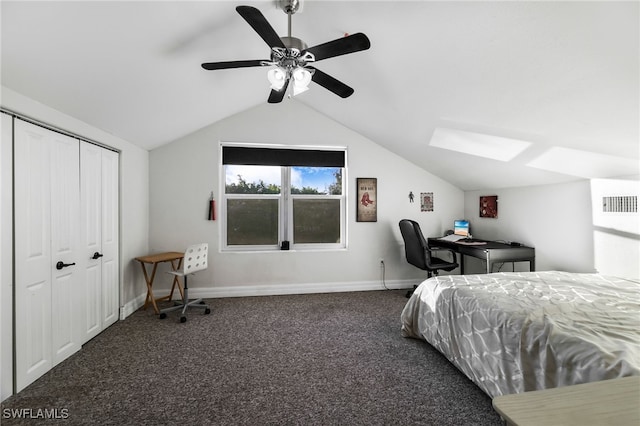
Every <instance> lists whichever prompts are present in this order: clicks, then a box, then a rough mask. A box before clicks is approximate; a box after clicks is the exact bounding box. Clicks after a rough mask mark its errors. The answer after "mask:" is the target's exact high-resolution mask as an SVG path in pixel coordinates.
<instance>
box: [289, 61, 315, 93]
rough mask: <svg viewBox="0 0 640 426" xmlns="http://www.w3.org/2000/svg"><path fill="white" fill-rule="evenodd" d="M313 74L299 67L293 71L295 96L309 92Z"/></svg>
mask: <svg viewBox="0 0 640 426" xmlns="http://www.w3.org/2000/svg"><path fill="white" fill-rule="evenodd" d="M309 83H311V73H310V72H309V70H307V69H306V68H302V67H298V68H296V69H295V70H293V96H296V95H298V94H300V93H303V92H306V91H307V90H309Z"/></svg>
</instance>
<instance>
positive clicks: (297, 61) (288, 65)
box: [202, 0, 371, 103]
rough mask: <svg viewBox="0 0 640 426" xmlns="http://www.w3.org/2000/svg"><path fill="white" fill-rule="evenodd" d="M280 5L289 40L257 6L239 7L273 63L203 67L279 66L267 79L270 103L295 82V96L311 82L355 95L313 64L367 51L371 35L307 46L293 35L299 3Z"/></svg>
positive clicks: (283, 0) (294, 0)
mask: <svg viewBox="0 0 640 426" xmlns="http://www.w3.org/2000/svg"><path fill="white" fill-rule="evenodd" d="M278 3H279V6H280V8H281V9H282V10H283V11H284V12H285V13H286V14H287V15H288V17H289V25H288V27H289V31H288V35H287V36H286V37H279V36H278V34H277V33H276V32H275V30H274V29H273V27H272V26H271V25H270V24H269V22H268V21H267V19H266V18H265V17H264V15H263V14H262V13H261V12H260V11H259V10H258V9H256V8H255V7H251V6H238V7H236V11H237V12H238V13H239V14H240V16H242V17H243V18H244V20H245V21H247V23H248V24H249V25H251V28H253V29H254V30H255V32H257V33H258V35H259V36H260V37H262V39H263V40H264V41H265V42H266V43H267V45H268V46H269V47H270V48H271V58H270V59H269V60H267V59H256V60H242V61H226V62H206V63H204V64H202V68H204V69H206V70H220V69H229V68H246V67H262V66H275V68H272V69H270V70H269V71H268V73H267V77H268V78H269V81H270V82H271V93H270V94H269V103H278V102H281V101H282V99H283V98H284V95H285V93H286V91H287V88H288V87H289V84H290V83H291V82H293V83H292V86H293V94H294V95H297V94H298V93H301V92H303V91H306V90H307V86H308V85H309V83H310V82H311V81H314V82H315V83H317V84H319V85H320V86H322V87H324V88H325V89H328V90H330V91H331V92H333V93H335V94H336V95H338V96H340V97H342V98H347V97H349V96H351V95H352V94H353V89H352V88H351V87H349V86H347V85H346V84H344V83H342V82H341V81H339V80H337V79H335V78H333V77H331V76H330V75H328V74H326V73H324V72H322V71H320V70H319V69H317V68H315V67H313V66H311V65H310V64H311V63H314V62H317V61H320V60H322V59H327V58H333V57H335V56H340V55H346V54H347V53H354V52H359V51H361V50H366V49H368V48H369V47H370V46H371V43H370V42H369V39H368V38H367V36H366V35H364V34H362V33H356V34H352V35H348V36H345V37H342V38H339V39H336V40H333V41H329V42H326V43H322V44H319V45H317V46H313V47H307V45H306V44H305V43H304V42H303V41H302V40H300V39H299V38H296V37H292V36H291V15H293V14H294V13H296V11H298V9H299V6H300V2H299V0H279V1H278Z"/></svg>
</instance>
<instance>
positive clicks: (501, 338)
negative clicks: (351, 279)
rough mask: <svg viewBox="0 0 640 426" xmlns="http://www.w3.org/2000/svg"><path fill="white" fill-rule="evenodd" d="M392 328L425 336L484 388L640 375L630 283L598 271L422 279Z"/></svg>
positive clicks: (635, 285) (638, 294) (493, 390)
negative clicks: (595, 272) (600, 273)
mask: <svg viewBox="0 0 640 426" xmlns="http://www.w3.org/2000/svg"><path fill="white" fill-rule="evenodd" d="M401 319H402V333H403V335H404V336H406V337H414V338H420V339H425V340H426V341H427V342H429V343H430V344H431V345H433V346H434V347H435V348H437V349H438V350H439V351H440V352H442V353H443V354H444V355H445V356H446V357H447V358H448V359H449V361H451V362H452V363H453V364H454V365H455V366H456V367H458V368H459V369H460V370H461V371H462V372H463V373H465V374H466V375H467V376H468V377H469V378H470V379H471V380H472V381H473V382H474V383H476V384H477V385H478V386H479V387H480V388H481V389H482V390H483V391H484V392H486V393H487V394H488V395H489V396H491V397H495V396H498V395H504V394H511V393H520V392H525V391H531V390H539V389H548V388H554V387H560V386H567V385H573V384H579V383H587V382H593V381H598V380H605V379H613V378H617V377H624V376H630V375H640V282H637V281H631V280H625V279H622V278H614V277H607V276H602V275H598V274H575V273H567V272H524V273H499V274H488V275H447V276H440V277H434V278H431V279H428V280H426V281H424V282H423V283H422V284H421V285H420V286H419V287H418V288H417V289H416V291H415V292H414V294H413V296H412V297H411V298H410V299H409V301H408V302H407V305H406V306H405V308H404V310H403V312H402V316H401Z"/></svg>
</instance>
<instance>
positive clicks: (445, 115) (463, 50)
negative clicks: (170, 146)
mask: <svg viewBox="0 0 640 426" xmlns="http://www.w3.org/2000/svg"><path fill="white" fill-rule="evenodd" d="M239 4H248V5H253V6H256V7H258V8H259V9H260V10H261V11H262V12H263V14H264V15H265V17H266V18H267V20H268V21H269V22H270V23H271V25H272V26H273V27H274V28H275V30H276V32H278V34H280V35H286V33H287V16H286V14H284V13H283V12H282V11H281V10H279V9H278V8H277V7H276V1H275V0H271V1H257V2H256V1H247V2H243V1H242V0H239V1H237V2H231V1H196V2H188V1H138V2H129V1H106V2H97V1H69V2H58V1H44V2H32V1H18V2H14V1H6V0H2V2H1V4H0V5H1V6H0V7H1V10H0V12H1V14H2V27H1V31H2V74H1V79H2V85H3V86H5V87H8V88H10V89H12V90H15V91H16V92H19V93H21V94H23V95H26V96H28V97H30V98H32V99H34V100H37V101H39V102H42V103H44V104H46V105H49V106H51V107H53V108H56V109H57V110H59V111H62V112H64V113H66V114H68V115H70V116H73V117H75V118H78V119H80V120H82V121H84V122H86V123H88V124H91V125H93V126H95V127H97V128H100V129H102V130H105V131H107V132H110V133H112V134H115V135H117V136H119V137H121V138H123V139H126V140H128V141H130V142H132V143H134V144H137V145H139V146H141V147H143V148H145V149H153V148H154V147H158V146H161V145H163V144H166V143H168V142H170V141H172V140H175V139H177V138H180V137H181V136H184V135H186V134H189V133H191V132H193V131H195V130H197V129H200V128H202V127H205V126H207V125H209V124H211V123H213V122H216V121H218V120H221V119H224V118H226V117H229V116H231V115H233V114H236V113H238V112H241V111H244V110H246V109H249V108H252V107H254V106H256V105H259V104H262V103H265V102H266V99H267V96H268V93H269V88H268V82H267V80H266V70H265V69H261V68H243V69H234V70H223V71H205V70H203V69H202V68H201V67H200V64H201V63H202V62H215V61H225V60H242V59H267V58H268V57H269V49H268V47H267V45H266V44H265V43H264V42H263V41H262V39H261V38H260V37H259V36H258V35H257V34H256V33H255V32H254V31H253V30H252V29H251V27H250V26H249V25H248V24H247V23H246V22H245V21H244V20H243V19H242V18H241V17H240V15H238V14H237V13H236V11H235V6H237V5H239ZM639 4H640V3H639V2H637V1H628V2H618V3H613V2H608V1H603V2H597V1H588V2H551V1H540V2H520V1H499V2H480V1H473V2H454V1H444V2H435V1H316V0H306V1H305V2H304V3H303V10H302V12H300V13H297V14H295V15H294V16H293V30H292V32H293V35H294V36H296V37H299V38H301V39H303V40H304V41H305V42H306V43H307V44H308V45H309V46H313V45H316V44H320V43H323V42H325V41H329V40H333V39H336V38H339V37H342V36H343V35H344V34H345V33H351V34H353V33H356V32H364V33H365V34H367V36H368V37H369V39H370V40H371V49H369V50H367V51H363V52H358V53H354V54H350V55H346V56H341V57H337V58H331V59H327V60H325V61H320V62H318V63H317V64H316V66H317V68H319V69H321V70H322V71H324V72H326V73H328V74H330V75H332V76H333V77H335V78H337V79H339V80H341V81H343V82H344V83H346V84H348V85H350V86H352V87H353V88H354V89H355V93H354V95H353V96H351V97H350V98H347V99H341V98H339V97H337V96H335V95H334V94H332V93H331V92H329V91H327V90H325V89H324V88H322V87H320V86H318V85H315V84H312V86H311V90H309V91H307V92H306V93H303V94H302V95H299V96H298V97H296V98H295V100H294V102H302V103H304V104H306V105H308V106H309V107H311V108H313V109H315V110H317V111H318V112H319V113H321V114H324V115H326V116H328V117H330V118H332V119H333V120H335V121H337V122H339V123H342V124H343V125H344V126H346V127H348V128H350V129H352V130H354V131H356V132H358V133H360V134H362V135H364V136H366V137H367V138H369V139H371V140H372V141H374V142H376V143H378V144H380V145H382V146H385V147H387V148H388V149H389V150H391V151H393V152H395V153H397V154H399V155H401V156H403V157H405V158H407V159H408V160H410V161H412V162H414V163H416V164H417V165H419V166H421V167H423V168H425V169H426V170H429V171H430V172H432V173H434V174H436V175H438V176H441V177H443V178H444V179H446V180H448V181H450V182H452V183H454V184H455V185H457V186H459V187H460V188H462V189H465V190H473V189H491V188H501V187H515V186H523V185H536V184H546V183H554V182H562V181H569V180H575V179H579V178H590V177H615V176H625V175H632V174H637V173H638V165H639V150H640V148H639V127H640V124H639V114H640V112H639V98H640V85H639V80H640V69H639V64H640V47H639V37H640V36H639V27H640V8H639ZM285 102H292V101H291V100H287V99H285ZM272 107H273V108H278V105H273V106H272ZM283 124H286V117H283ZM436 129H442V130H443V134H447V132H448V133H449V134H456V135H467V136H468V137H469V139H468V140H466V141H464V143H462V144H459V145H460V146H472V147H473V148H474V149H472V150H471V151H470V152H476V153H477V150H478V145H477V144H478V143H480V142H482V141H486V140H487V138H486V136H487V135H489V136H497V137H500V138H511V139H516V140H517V141H518V142H514V143H516V144H522V142H526V143H527V144H525V145H523V146H525V147H526V148H525V149H524V150H522V151H521V152H517V153H516V155H515V157H513V158H509V159H507V160H506V161H505V160H504V159H492V158H487V156H490V154H488V153H489V152H490V151H487V155H474V154H472V153H462V152H460V151H459V150H457V149H458V148H453V147H452V148H450V149H448V148H446V146H447V145H446V144H444V145H443V141H442V140H439V142H438V147H435V146H430V145H429V144H430V141H431V138H432V135H433V134H434V131H435V130H436ZM449 131H450V132H449ZM474 134H480V135H479V137H478V138H474ZM500 141H502V142H505V140H504V139H500ZM442 146H445V148H443V147H442ZM518 146H520V145H518ZM454 149H456V150H454ZM481 149H483V148H481ZM572 154H575V156H572ZM509 157H511V156H509ZM567 158H568V159H569V161H567ZM569 163H572V164H569ZM565 164H566V165H567V166H568V167H566V168H564V167H563V165H565ZM603 165H604V166H603Z"/></svg>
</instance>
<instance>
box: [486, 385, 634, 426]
mask: <svg viewBox="0 0 640 426" xmlns="http://www.w3.org/2000/svg"><path fill="white" fill-rule="evenodd" d="M493 408H495V410H496V411H497V412H498V414H500V416H501V417H502V418H503V420H504V421H505V422H506V424H507V425H509V426H511V425H514V426H527V425H531V426H537V425H545V426H552V425H558V426H560V425H562V426H569V425H576V426H577V425H580V426H587V425H640V377H638V376H634V377H623V378H620V379H612V380H603V381H599V382H593V383H585V384H581V385H574V386H565V387H561V388H554V389H546V390H541V391H531V392H524V393H519V394H512V395H502V396H498V397H496V398H494V399H493Z"/></svg>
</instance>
